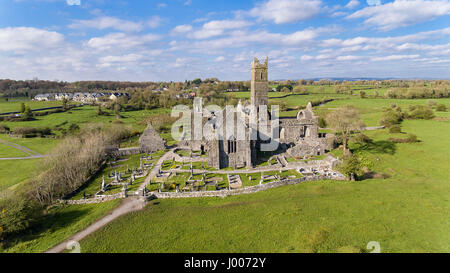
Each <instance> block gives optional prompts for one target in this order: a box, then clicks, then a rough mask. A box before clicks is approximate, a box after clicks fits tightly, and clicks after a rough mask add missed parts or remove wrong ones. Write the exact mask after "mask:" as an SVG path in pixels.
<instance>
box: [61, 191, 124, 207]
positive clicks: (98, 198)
mask: <svg viewBox="0 0 450 273" xmlns="http://www.w3.org/2000/svg"><path fill="white" fill-rule="evenodd" d="M119 198H125V195H124V193H123V192H120V193H116V194H112V195H97V196H96V197H94V198H89V199H80V200H59V202H60V203H63V204H68V205H82V204H97V203H101V202H106V201H111V200H115V199H119Z"/></svg>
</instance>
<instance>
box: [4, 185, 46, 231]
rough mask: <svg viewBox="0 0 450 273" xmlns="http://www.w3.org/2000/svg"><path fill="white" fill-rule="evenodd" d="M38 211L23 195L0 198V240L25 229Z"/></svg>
mask: <svg viewBox="0 0 450 273" xmlns="http://www.w3.org/2000/svg"><path fill="white" fill-rule="evenodd" d="M38 209H39V206H38V205H37V203H35V202H32V201H31V200H30V199H29V198H27V196H26V195H25V194H13V195H11V196H8V197H6V198H0V240H2V239H4V238H5V237H7V236H9V235H12V234H16V233H19V232H21V231H23V230H25V229H27V228H28V227H29V226H30V224H31V222H32V221H33V220H34V219H35V218H36V217H37V216H38Z"/></svg>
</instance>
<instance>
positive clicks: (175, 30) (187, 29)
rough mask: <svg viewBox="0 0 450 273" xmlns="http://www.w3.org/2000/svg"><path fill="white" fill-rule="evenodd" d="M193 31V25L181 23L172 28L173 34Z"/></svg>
mask: <svg viewBox="0 0 450 273" xmlns="http://www.w3.org/2000/svg"><path fill="white" fill-rule="evenodd" d="M190 31H192V26H191V25H179V26H176V27H174V28H173V29H172V33H173V34H177V33H187V32H190Z"/></svg>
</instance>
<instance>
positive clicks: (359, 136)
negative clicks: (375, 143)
mask: <svg viewBox="0 0 450 273" xmlns="http://www.w3.org/2000/svg"><path fill="white" fill-rule="evenodd" d="M353 140H354V141H355V142H359V143H370V142H372V139H371V138H370V137H368V136H367V135H365V134H363V133H358V134H356V135H355V136H354V137H353Z"/></svg>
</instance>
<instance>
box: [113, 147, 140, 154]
mask: <svg viewBox="0 0 450 273" xmlns="http://www.w3.org/2000/svg"><path fill="white" fill-rule="evenodd" d="M140 153H142V150H141V148H140V147H130V148H120V149H118V150H117V151H116V152H115V154H116V155H118V156H125V155H135V154H140Z"/></svg>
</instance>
